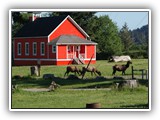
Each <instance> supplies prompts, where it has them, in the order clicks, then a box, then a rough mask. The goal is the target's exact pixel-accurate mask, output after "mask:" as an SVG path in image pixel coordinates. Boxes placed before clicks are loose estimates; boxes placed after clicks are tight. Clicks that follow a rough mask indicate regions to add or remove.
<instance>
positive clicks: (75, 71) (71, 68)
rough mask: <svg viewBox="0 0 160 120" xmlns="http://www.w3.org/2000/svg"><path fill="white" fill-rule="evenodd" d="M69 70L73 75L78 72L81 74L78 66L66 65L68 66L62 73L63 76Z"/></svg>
mask: <svg viewBox="0 0 160 120" xmlns="http://www.w3.org/2000/svg"><path fill="white" fill-rule="evenodd" d="M70 72H74V73H75V75H76V73H78V75H80V74H81V70H80V69H79V68H78V67H76V66H68V67H67V68H66V72H65V74H64V77H65V76H66V74H67V76H68V74H69V73H70Z"/></svg>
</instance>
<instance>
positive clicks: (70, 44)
mask: <svg viewBox="0 0 160 120" xmlns="http://www.w3.org/2000/svg"><path fill="white" fill-rule="evenodd" d="M56 44H57V45H73V44H74V45H97V43H56Z"/></svg>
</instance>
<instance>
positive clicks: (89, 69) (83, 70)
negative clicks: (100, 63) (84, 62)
mask: <svg viewBox="0 0 160 120" xmlns="http://www.w3.org/2000/svg"><path fill="white" fill-rule="evenodd" d="M85 72H91V75H92V76H93V73H94V74H95V75H96V73H97V74H98V75H99V76H101V72H100V71H99V70H97V69H96V68H95V67H94V66H90V67H88V68H86V67H82V72H81V73H82V76H83V74H84V73H85Z"/></svg>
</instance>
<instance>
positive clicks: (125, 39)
mask: <svg viewBox="0 0 160 120" xmlns="http://www.w3.org/2000/svg"><path fill="white" fill-rule="evenodd" d="M119 34H120V38H121V40H122V43H123V46H124V49H123V51H126V52H128V51H129V49H130V48H131V46H132V44H133V41H132V38H131V33H130V32H129V28H128V25H127V23H125V24H124V26H123V27H122V29H121V30H120V33H119Z"/></svg>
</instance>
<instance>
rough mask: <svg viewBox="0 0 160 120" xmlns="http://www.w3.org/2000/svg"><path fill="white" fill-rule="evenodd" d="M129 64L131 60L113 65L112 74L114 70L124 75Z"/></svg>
mask: <svg viewBox="0 0 160 120" xmlns="http://www.w3.org/2000/svg"><path fill="white" fill-rule="evenodd" d="M130 64H132V62H131V61H128V62H127V64H126V65H114V66H113V73H112V75H115V73H116V71H122V75H125V71H126V69H127V68H128V67H129V65H130Z"/></svg>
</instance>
